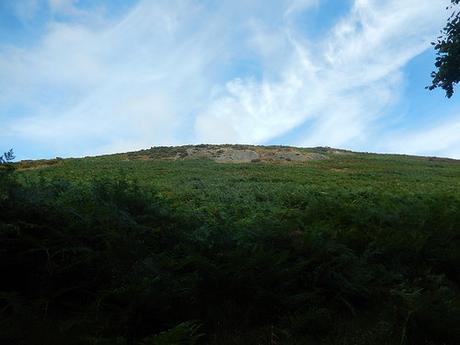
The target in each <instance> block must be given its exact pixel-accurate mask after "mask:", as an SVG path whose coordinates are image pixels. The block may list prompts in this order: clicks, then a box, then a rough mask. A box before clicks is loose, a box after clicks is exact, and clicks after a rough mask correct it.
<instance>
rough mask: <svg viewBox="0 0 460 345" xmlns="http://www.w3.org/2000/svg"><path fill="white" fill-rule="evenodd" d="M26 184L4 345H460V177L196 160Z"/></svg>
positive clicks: (71, 163)
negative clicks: (11, 344) (22, 344)
mask: <svg viewBox="0 0 460 345" xmlns="http://www.w3.org/2000/svg"><path fill="white" fill-rule="evenodd" d="M15 168H16V170H15V171H14V172H13V171H3V172H0V178H1V183H0V186H1V187H0V214H1V215H2V216H1V219H0V241H2V243H3V245H2V251H0V270H1V271H2V272H4V277H6V279H5V280H4V282H3V284H2V285H1V286H0V303H1V304H0V310H1V312H0V340H1V342H2V343H5V344H8V343H15V344H20V343H24V344H62V343H66V344H157V345H158V344H224V345H225V344H249V345H250V344H254V345H259V344H270V345H273V344H286V345H289V344H350V345H351V344H398V345H399V344H432V345H441V344H452V345H453V344H458V343H460V327H459V325H460V290H459V289H460V232H459V231H460V230H459V229H460V161H457V160H450V159H441V158H434V157H414V156H401V155H378V154H367V153H356V152H351V151H345V150H338V149H332V148H312V149H306V148H294V147H281V146H271V147H264V146H248V145H198V146H181V147H157V148H151V149H148V150H141V151H137V152H130V153H122V154H115V155H106V156H99V157H85V158H80V159H55V160H42V161H23V162H19V163H17V164H15ZM25 329H27V330H28V331H27V332H24V330H25Z"/></svg>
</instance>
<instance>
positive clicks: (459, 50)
mask: <svg viewBox="0 0 460 345" xmlns="http://www.w3.org/2000/svg"><path fill="white" fill-rule="evenodd" d="M451 2H452V5H451V6H448V7H447V9H448V10H449V9H450V10H453V13H452V15H451V16H450V17H449V19H448V20H447V24H446V26H445V27H444V28H443V29H442V30H441V36H439V37H438V40H437V42H433V43H432V44H433V45H434V48H435V50H436V51H437V52H436V55H437V57H436V63H435V66H436V68H437V70H436V71H433V72H432V73H431V77H432V78H433V83H432V84H431V85H430V86H427V88H428V89H430V90H434V89H436V88H438V87H441V88H442V89H444V90H445V91H446V96H447V97H448V98H450V97H452V95H453V94H454V86H455V85H456V84H457V83H458V82H459V81H460V11H458V9H457V7H456V6H457V5H458V4H459V3H460V0H451Z"/></svg>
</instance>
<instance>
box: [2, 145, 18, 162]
mask: <svg viewBox="0 0 460 345" xmlns="http://www.w3.org/2000/svg"><path fill="white" fill-rule="evenodd" d="M15 158H16V157H15V156H14V153H13V149H10V150H9V151H8V152H5V153H3V155H2V156H0V164H8V163H10V162H11V161H13V160H14V159H15Z"/></svg>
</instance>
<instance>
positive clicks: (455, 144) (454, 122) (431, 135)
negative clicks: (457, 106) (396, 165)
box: [380, 116, 460, 159]
mask: <svg viewBox="0 0 460 345" xmlns="http://www.w3.org/2000/svg"><path fill="white" fill-rule="evenodd" d="M386 139H387V140H386V141H385V143H383V144H382V145H381V146H380V150H381V151H384V152H404V153H409V154H417V155H432V156H444V157H451V158H457V159H460V116H456V117H451V118H449V119H446V120H444V121H442V122H440V123H437V124H436V123H434V124H431V125H430V127H426V128H419V129H418V130H412V131H404V132H402V133H398V134H395V135H392V136H390V137H388V138H386Z"/></svg>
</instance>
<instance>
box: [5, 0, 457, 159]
mask: <svg viewBox="0 0 460 345" xmlns="http://www.w3.org/2000/svg"><path fill="white" fill-rule="evenodd" d="M31 6H32V5H31ZM47 6H48V10H49V11H50V13H51V14H53V15H54V17H51V18H52V19H51V20H50V21H49V22H48V24H47V30H46V33H45V34H44V36H43V37H42V38H41V40H40V41H37V42H36V44H34V45H32V46H29V47H26V48H19V47H15V46H5V45H0V89H1V90H2V92H1V93H0V118H1V119H2V122H3V123H4V124H5V126H4V127H5V133H7V135H4V136H3V137H0V144H1V145H9V144H11V145H16V146H17V143H19V146H20V148H22V149H23V150H24V152H30V153H27V154H26V155H29V156H31V155H32V153H31V152H32V151H27V150H28V148H30V147H33V148H35V149H36V150H38V151H39V152H49V153H51V152H52V153H53V154H55V155H62V156H69V155H85V154H99V153H108V152H117V151H126V150H133V149H138V148H145V147H149V146H152V145H173V144H183V143H190V142H195V143H198V142H219V143H222V142H240V143H242V142H246V143H271V142H276V141H278V140H281V139H283V140H284V142H287V143H289V144H295V145H329V146H341V147H350V148H364V147H370V148H372V147H375V148H377V147H379V148H381V145H380V146H379V145H378V144H377V143H376V142H375V138H379V134H378V133H375V128H377V127H378V124H379V121H384V120H385V118H386V116H388V115H387V113H386V110H387V109H388V108H389V107H390V106H392V105H393V104H395V103H396V102H397V101H398V99H399V98H400V97H401V95H402V93H403V85H404V73H403V69H404V66H405V65H406V64H407V63H408V62H409V61H410V60H411V59H413V58H414V57H415V56H417V55H419V54H420V53H421V52H423V51H424V50H426V49H427V48H428V47H429V42H430V40H431V39H432V38H433V34H435V33H436V32H437V30H438V28H439V27H440V26H441V25H442V23H443V20H444V16H445V13H444V12H443V10H442V6H439V4H438V3H435V2H431V1H430V2H428V1H426V2H423V3H420V2H419V1H416V0H407V1H404V2H401V1H397V0H388V1H377V0H355V1H354V4H353V6H352V8H350V9H349V12H348V13H344V14H343V16H342V18H341V19H340V20H339V21H338V22H337V23H336V24H335V25H334V26H332V27H331V28H330V29H329V31H328V33H327V34H326V36H325V37H320V38H318V37H315V38H310V36H309V33H308V32H305V31H304V30H303V29H302V25H301V20H302V18H303V17H301V16H305V15H307V16H308V13H310V11H314V10H318V9H321V1H314V0H297V1H288V0H280V1H277V2H273V3H271V4H270V6H267V4H266V2H265V1H262V0H254V1H249V2H248V1H243V0H237V1H219V2H217V1H216V2H215V1H210V2H201V1H194V0H172V1H166V0H159V1H155V2H152V1H147V0H145V1H140V2H139V3H137V4H136V5H135V6H133V7H132V8H131V10H130V11H129V13H126V14H125V15H123V16H121V17H119V18H115V19H114V18H110V19H109V18H105V17H104V13H105V11H104V10H103V9H100V10H99V11H95V12H94V11H93V12H90V11H89V10H88V9H85V8H82V7H80V5H79V2H78V1H70V0H66V1H63V0H59V1H58V0H50V2H49V3H48V5H47ZM28 15H30V14H28ZM56 16H57V17H56ZM69 17H72V19H71V20H69V19H68V18H69ZM408 23H410V25H408ZM442 128H444V127H440V129H439V131H442ZM409 134H410V133H409ZM409 134H408V135H409ZM398 135H399V134H398ZM410 135H412V134H410ZM381 137H382V138H383V136H382V135H381ZM373 140H374V141H373ZM446 145H447V146H446V147H444V148H442V149H440V150H441V151H442V150H444V151H442V152H451V151H449V150H451V147H452V145H454V146H455V145H457V146H458V145H459V144H458V142H457V141H455V140H452V141H449V142H448V143H447V144H446ZM388 149H389V150H391V149H392V147H388ZM384 150H385V148H384ZM423 152H424V151H423ZM423 152H422V153H423ZM452 152H454V151H452Z"/></svg>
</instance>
